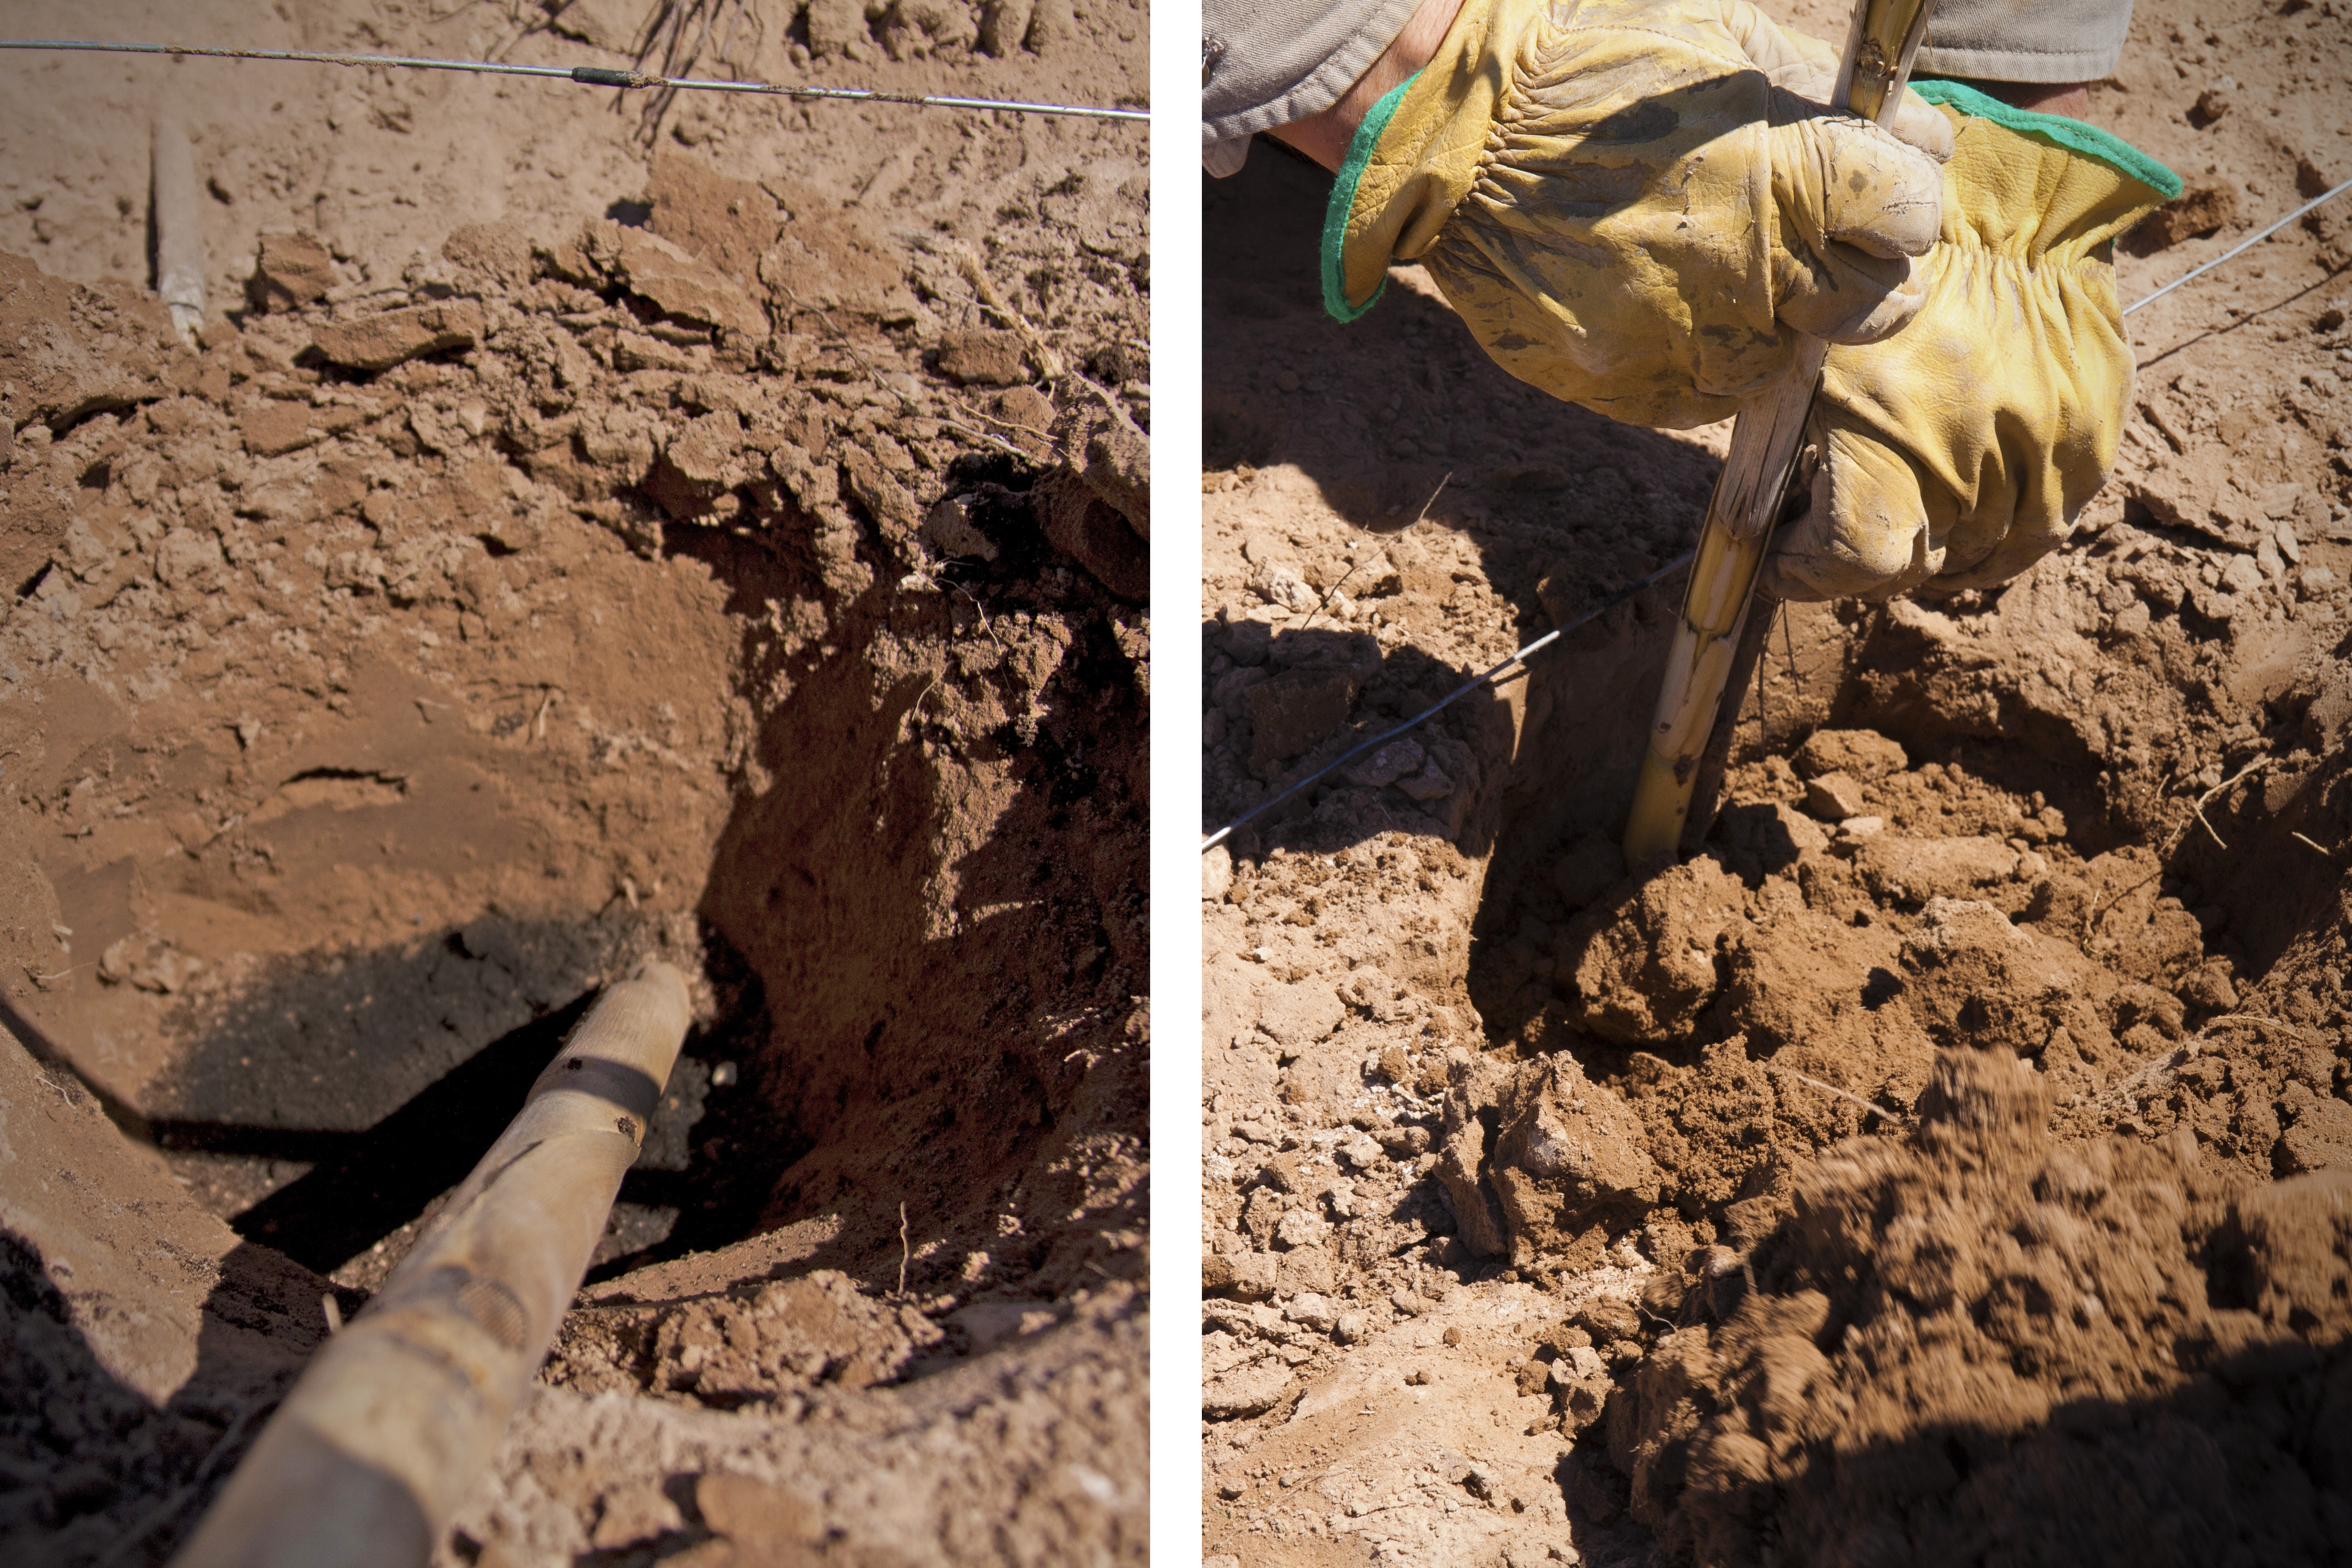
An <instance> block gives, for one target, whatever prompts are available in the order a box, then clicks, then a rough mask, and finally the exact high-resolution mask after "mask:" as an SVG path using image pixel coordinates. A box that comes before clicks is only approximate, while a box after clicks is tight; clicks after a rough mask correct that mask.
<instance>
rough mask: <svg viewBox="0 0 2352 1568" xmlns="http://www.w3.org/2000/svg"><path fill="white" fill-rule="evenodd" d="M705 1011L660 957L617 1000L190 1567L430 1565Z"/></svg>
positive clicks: (618, 988)
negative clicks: (692, 1023) (692, 1022)
mask: <svg viewBox="0 0 2352 1568" xmlns="http://www.w3.org/2000/svg"><path fill="white" fill-rule="evenodd" d="M692 1012H693V1003H692V1000H691V998H690V997H689V995H688V990H687V984H686V977H685V976H684V975H683V974H681V973H678V971H677V970H676V969H674V968H672V967H671V966H670V965H668V964H667V963H661V962H659V961H658V960H647V961H646V963H644V964H642V965H641V966H640V967H639V968H638V969H637V971H636V973H635V974H633V975H632V976H631V977H630V978H628V979H627V980H625V981H623V982H622V983H621V984H618V985H615V986H614V987H612V988H611V989H610V990H608V991H606V992H605V993H604V995H603V996H602V997H600V998H598V1000H597V1002H596V1005H595V1006H594V1007H593V1009H591V1010H590V1012H589V1014H588V1016H587V1017H586V1018H584V1019H583V1020H582V1021H581V1024H580V1026H579V1028H577V1029H576V1030H574V1031H573V1033H572V1037H571V1039H569V1040H568V1041H566V1042H565V1044H564V1047H563V1049H562V1051H561V1052H560V1053H559V1054H558V1055H557V1057H556V1058H555V1060H554V1061H553V1062H551V1063H550V1064H549V1066H548V1068H547V1070H546V1071H545V1072H543V1073H541V1074H540V1077H539V1081H538V1082H537V1083H536V1084H534V1085H532V1086H531V1091H530V1098H529V1099H528V1100H525V1101H524V1104H523V1108H522V1111H521V1113H520V1115H518V1116H517V1117H516V1118H515V1119H514V1121H513V1122H512V1123H511V1124H509V1126H508V1128H507V1130H506V1131H505V1132H504V1133H503V1134H502V1135H501V1136H500V1137H499V1141H498V1142H496V1143H494V1144H492V1145H491V1146H490V1151H489V1152H488V1153H487V1154H485V1155H483V1156H482V1160H481V1163H479V1164H478V1165H476V1166H475V1167H474V1172H473V1174H471V1175H469V1176H467V1178H466V1181H465V1183H464V1184H463V1185H461V1186H460V1187H459V1188H458V1189H457V1193H456V1194H454V1195H453V1196H452V1198H451V1200H450V1203H449V1207H448V1209H447V1211H446V1215H444V1217H443V1219H442V1220H441V1222H440V1224H439V1225H438V1226H436V1228H435V1229H434V1230H433V1231H432V1232H430V1233H429V1234H428V1235H426V1236H425V1237H424V1238H423V1239H422V1240H420V1241H419V1242H418V1243H417V1245H416V1249H415V1251H414V1252H412V1253H410V1254H409V1255H408V1257H407V1258H405V1259H404V1260H403V1261H402V1263H401V1266H400V1267H399V1268H397V1269H395V1270H394V1272H393V1276H392V1278H391V1279H388V1280H386V1281H385V1282H384V1287H383V1291H382V1292H381V1293H380V1294H378V1295H377V1297H376V1298H375V1300H373V1301H371V1302H369V1303H368V1305H367V1308H366V1310H363V1311H362V1312H361V1313H360V1314H359V1316H358V1317H356V1318H354V1319H352V1321H351V1322H350V1323H348V1324H347V1325H345V1326H344V1328H343V1331H341V1333H339V1334H336V1335H335V1336H334V1337H333V1338H331V1339H330V1340H329V1341H328V1342H327V1343H326V1344H325V1345H324V1346H323V1347H322V1348H321V1349H320V1351H319V1352H318V1354H317V1356H316V1357H315V1358H314V1359H313V1360H312V1361H311V1363H310V1366H309V1367H307V1368H306V1369H305V1370H304V1371H303V1373H302V1376H301V1378H300V1380H299V1381H298V1382H297V1383H296V1384H295V1385H294V1390H293V1392H292V1393H291V1394H288V1395H287V1398H286V1402H285V1403H284V1404H283V1405H279V1406H278V1413H277V1415H274V1416H272V1417H271V1418H270V1422H269V1425H268V1426H267V1427H266V1428H264V1429H263V1431H262V1434H261V1436H260V1438H259V1439H258V1440H257V1442H256V1443H255V1444H254V1446H253V1450H252V1452H250V1453H248V1454H247V1456H246V1458H245V1462H244V1463H243V1464H241V1465H240V1466H238V1467H237V1470H236V1474H235V1475H234V1476H232V1477H231V1478H230V1479H229V1483H228V1485H227V1487H226V1489H223V1491H222V1493H221V1496H220V1500H218V1501H217V1502H216V1503H215V1504H214V1505H213V1509H212V1511H211V1512H210V1513H209V1514H207V1515H206V1516H205V1520H204V1522H203V1523H202V1524H200V1525H199V1526H198V1527H197V1529H196V1531H195V1534H194V1536H193V1537H192V1538H191V1539H190V1540H189V1542H188V1543H187V1545H186V1546H185V1547H184V1548H183V1549H182V1551H181V1552H180V1554H179V1555H178V1556H177V1557H175V1558H174V1559H173V1564H174V1568H423V1565H424V1564H425V1561H426V1560H427V1558H429V1557H430V1556H431V1554H432V1551H433V1546H434V1542H435V1541H436V1539H437V1538H438V1536H439V1535H440V1532H441V1531H443V1530H444V1529H445V1528H446V1526H447V1524H448V1521H449V1520H450V1518H451V1517H452V1516H453V1515H455V1514H456V1513H457V1510H458V1508H459V1507H460V1506H461V1505H462V1504H463V1503H464V1502H465V1500H466V1498H467V1494H468V1493H469V1492H470V1491H472V1489H473V1488H474V1486H475V1483H476V1482H478V1480H479V1479H481V1476H482V1473H483V1472H484V1471H485V1470H486V1469H487V1468H488V1466H489V1463H490V1460H491V1458H492V1457H493V1455H495V1453H496V1452H497V1450H498V1446H499V1438H500V1437H501V1436H502V1435H503V1434H504V1433H505V1430H506V1425H507V1418H508V1417H509V1415H512V1414H513V1411H514V1406H515V1404H516V1401H517V1400H519V1399H520V1397H521V1395H522V1391H523V1388H524V1386H525V1385H526V1384H528V1383H529V1382H530V1378H531V1375H532V1373H535V1372H536V1371H537V1370H538V1368H539V1363H540V1361H541V1358H542V1357H543V1356H545V1355H546V1353H547V1347H548V1345H549V1343H550V1342H551V1341H552V1340H553V1339H554V1337H555V1327H556V1323H557V1322H558V1321H560V1320H561V1319H562V1316H563V1311H564V1309H565V1308H566V1307H567V1306H569V1305H570V1304H571V1300H572V1295H573V1293H574V1292H576V1291H577V1290H578V1289H580V1280H581V1277H582V1276H583V1275H584V1274H585V1273H586V1272H587V1270H588V1259H589V1258H590V1257H591V1256H592V1255H593V1253H594V1251H595V1249H596V1243H597V1240H598V1239H599V1238H600V1237H602V1236H603V1235H604V1219H605V1216H606V1215H607V1214H609V1213H610V1212H611V1210H612V1206H613V1198H614V1194H616V1193H618V1192H619V1191H620V1188H621V1177H622V1176H623V1174H624V1173H626V1172H627V1170H628V1168H629V1166H630V1165H631V1164H632V1163H635V1160H636V1157H637V1151H638V1149H639V1147H640V1146H641V1145H642V1144H643V1142H645V1131H646V1119H647V1118H648V1117H650V1116H651V1115H652V1114H653V1109H654V1106H655V1104H656V1101H657V1100H659V1099H660V1097H661V1092H662V1088H663V1086H664V1085H665V1084H666V1083H667V1080H668V1078H669V1071H670V1068H671V1067H672V1066H673V1065H675V1063H676V1062H677V1052H678V1047H679V1046H680V1045H681V1044H682V1043H683V1042H684V1040H685V1038H686V1029H687V1025H688V1021H689V1019H690V1016H691V1015H692Z"/></svg>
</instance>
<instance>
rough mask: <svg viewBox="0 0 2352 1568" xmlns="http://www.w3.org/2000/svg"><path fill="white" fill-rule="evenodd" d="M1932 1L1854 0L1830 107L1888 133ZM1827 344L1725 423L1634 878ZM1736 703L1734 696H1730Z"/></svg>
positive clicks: (1799, 358) (1742, 601) (1641, 816)
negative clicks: (1726, 436)
mask: <svg viewBox="0 0 2352 1568" xmlns="http://www.w3.org/2000/svg"><path fill="white" fill-rule="evenodd" d="M1934 6H1935V0H1860V3H1859V4H1858V5H1856V6H1855V7H1854V13H1853V22H1852V23H1851V25H1850V26H1848V27H1847V30H1846V44H1845V53H1844V55H1843V57H1842V58H1841V61H1840V64H1839V67H1838V79H1837V86H1836V89H1835V90H1834V91H1833V93H1832V101H1834V102H1836V103H1838V104H1839V105H1841V106H1843V108H1845V109H1846V110H1849V111H1850V112H1852V113H1854V114H1858V115H1860V116H1862V117H1863V118H1864V119H1866V120H1870V121H1874V122H1876V123H1878V124H1881V125H1884V124H1885V123H1886V122H1887V121H1890V120H1892V119H1893V118H1894V115H1895V105H1896V103H1897V102H1898V101H1899V100H1900V95H1901V92H1902V89H1903V85H1904V83H1905V82H1906V81H1908V80H1909V79H1910V78H1911V62H1912V60H1913V58H1916V56H1917V54H1918V52H1919V45H1920V43H1921V41H1922V40H1924V39H1925V38H1926V37H1927V14H1928V12H1929V11H1931V10H1932V9H1934ZM1828 355H1829V345H1828V344H1827V343H1825V342H1822V341H1821V340H1820V339H1819V338H1811V337H1804V336H1800V337H1799V338H1798V340H1797V353H1796V363H1795V364H1794V365H1793V366H1792V367H1791V368H1790V373H1789V375H1788V377H1787V379H1785V380H1783V381H1782V382H1780V384H1779V385H1777V386H1776V387H1775V388H1774V389H1773V390H1772V391H1770V392H1769V393H1767V394H1765V395H1763V396H1761V397H1759V398H1758V399H1757V400H1756V401H1755V402H1753V403H1750V404H1748V405H1747V406H1746V407H1743V408H1742V409H1740V411H1739V416H1738V418H1737V419H1736V420H1734V421H1733V423H1732V427H1731V450H1730V451H1729V453H1727V455H1726V456H1725V458H1724V460H1723V471H1722V473H1721V474H1719V475H1717V478H1716V481H1715V492H1714V494H1713V495H1711V496H1710V497H1709V498H1708V500H1707V506H1706V524H1705V525H1704V526H1703V527H1702V528H1701V530H1700V531H1699V541H1698V556H1697V559H1696V560H1695V561H1693V562H1692V563H1691V574H1690V584H1689V587H1688V589H1687V590H1686V592H1685V595H1684V597H1683V611H1682V617H1681V619H1680V621H1679V622H1678V623H1677V624H1676V626H1675V640H1674V646H1673V647H1671V648H1670V649H1668V651H1667V654H1666V673H1665V679H1664V683H1663V685H1662V686H1661V687H1660V688H1659V691H1658V707H1657V716H1656V718H1655V719H1654V720H1653V721H1652V723H1651V727H1650V743H1649V747H1648V750H1647V751H1646V752H1645V753H1644V754H1643V758H1642V771H1641V773H1640V776H1639V777H1638V778H1637V779H1636V781H1635V783H1634V786H1633V814H1632V816H1630V817H1629V818H1628V819H1627V821H1626V824H1625V864H1626V867H1627V868H1628V869H1630V870H1633V871H1641V870H1644V869H1646V868H1651V867H1654V866H1657V865H1660V864H1662V863H1664V862H1665V861H1667V860H1669V859H1671V858H1673V856H1674V853H1675V846H1676V845H1677V844H1678V843H1679V842H1680V841H1681V839H1682V833H1683V822H1684V819H1685V817H1686V816H1688V815H1689V813H1690V805H1691V792H1692V789H1693V787H1694V786H1695V785H1696V784H1697V782H1698V773H1699V763H1700V759H1701V756H1702V754H1703V753H1704V752H1705V751H1706V740H1707V733H1708V731H1710V730H1712V729H1713V728H1714V726H1715V716H1716V710H1717V708H1718V707H1720V706H1721V705H1722V703H1723V700H1724V686H1725V680H1726V678H1727V676H1728V675H1729V674H1730V672H1731V667H1732V663H1733V656H1734V651H1735V648H1736V646H1737V644H1738V639H1739V631H1740V626H1741V625H1742V623H1743V622H1744V621H1745V620H1746V618H1747V616H1748V609H1749V605H1750V603H1751V601H1752V600H1753V599H1754V598H1755V595H1756V577H1757V572H1758V569H1759V568H1760V567H1761V566H1762V565H1763V563H1764V554H1765V552H1766V551H1768V550H1769V549H1770V548H1771V543H1772V524H1773V522H1774V521H1775V520H1776V519H1777V518H1778V516H1779V513H1780V503H1781V499H1782V497H1784V496H1785V495H1786V494H1787V493H1788V489H1789V476H1790V470H1791V469H1793V468H1794V467H1795V466H1796V460H1797V448H1798V447H1799V446H1800V444H1801V442H1802V441H1803V438H1804V434H1805V421H1806V419H1807V418H1808V417H1809V416H1810V415H1811V412H1812V405H1813V394H1814V392H1815V391H1816V390H1817V389H1818V388H1819V387H1820V385H1821V379H1822V361H1823V360H1825V359H1826V358H1827V357H1828ZM1733 700H1735V701H1736V700H1738V699H1737V698H1735V699H1733Z"/></svg>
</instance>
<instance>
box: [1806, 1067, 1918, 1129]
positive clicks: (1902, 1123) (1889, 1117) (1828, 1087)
mask: <svg viewBox="0 0 2352 1568" xmlns="http://www.w3.org/2000/svg"><path fill="white" fill-rule="evenodd" d="M1772 1070H1773V1071H1774V1072H1778V1073H1786V1074H1788V1075H1789V1076H1790V1078H1792V1079H1796V1080H1797V1081H1798V1082H1799V1083H1802V1084H1810V1085H1811V1086H1812V1087H1813V1088H1815V1089H1820V1090H1821V1091H1822V1093H1823V1094H1834V1095H1836V1096H1837V1097H1838V1098H1839V1099H1840V1100H1848V1101H1851V1102H1852V1103H1853V1104H1855V1105H1858V1106H1860V1107H1861V1108H1862V1109H1863V1110H1867V1111H1869V1112H1870V1113H1871V1114H1872V1115H1873V1116H1875V1117H1879V1118H1881V1119H1882V1120H1884V1121H1892V1122H1893V1123H1895V1126H1897V1127H1907V1126H1909V1125H1910V1121H1909V1119H1908V1118H1906V1117H1901V1116H1897V1115H1895V1112H1893V1111H1891V1110H1887V1109H1886V1108H1885V1107H1884V1106H1880V1105H1873V1104H1871V1103H1870V1101H1868V1100H1864V1099H1863V1098H1862V1096H1860V1095H1858V1094H1849V1093H1847V1092H1846V1091H1845V1090H1844V1089H1840V1088H1839V1087H1838V1086H1837V1085H1835V1084H1833V1083H1823V1082H1822V1080H1821V1079H1817V1078H1808V1077H1806V1076H1805V1075H1804V1074H1803V1073H1801V1072H1799V1071H1798V1070H1797V1069H1796V1068H1784V1067H1774V1068H1772Z"/></svg>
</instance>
